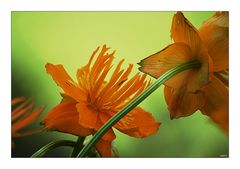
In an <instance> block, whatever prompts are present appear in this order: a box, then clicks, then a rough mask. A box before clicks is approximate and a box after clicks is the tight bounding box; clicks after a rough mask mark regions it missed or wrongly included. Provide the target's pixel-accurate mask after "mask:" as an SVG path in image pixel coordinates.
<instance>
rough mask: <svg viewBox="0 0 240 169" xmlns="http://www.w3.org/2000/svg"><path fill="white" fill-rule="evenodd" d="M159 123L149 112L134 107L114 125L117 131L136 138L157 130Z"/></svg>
mask: <svg viewBox="0 0 240 169" xmlns="http://www.w3.org/2000/svg"><path fill="white" fill-rule="evenodd" d="M159 125H160V123H158V122H156V121H155V120H154V118H153V116H152V115H151V113H149V112H147V111H145V110H143V109H142V108H140V107H136V108H135V109H133V110H132V111H131V112H129V113H128V114H127V115H126V116H124V117H123V118H122V119H121V120H120V121H119V122H118V123H116V124H115V125H114V127H115V128H117V129H118V130H119V131H121V132H123V133H125V134H127V135H129V136H132V137H136V138H143V137H147V136H149V135H152V134H154V133H156V132H157V130H158V128H159Z"/></svg>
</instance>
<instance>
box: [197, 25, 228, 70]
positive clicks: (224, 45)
mask: <svg viewBox="0 0 240 169" xmlns="http://www.w3.org/2000/svg"><path fill="white" fill-rule="evenodd" d="M199 32H200V35H201V38H202V40H203V42H204V44H205V45H206V46H207V48H208V53H209V55H210V56H211V58H212V60H213V68H214V72H217V71H221V70H224V69H227V68H228V63H229V61H228V60H229V59H228V58H229V54H228V53H229V49H228V46H229V37H228V27H219V26H217V25H208V26H205V25H203V26H202V27H201V28H200V30H199Z"/></svg>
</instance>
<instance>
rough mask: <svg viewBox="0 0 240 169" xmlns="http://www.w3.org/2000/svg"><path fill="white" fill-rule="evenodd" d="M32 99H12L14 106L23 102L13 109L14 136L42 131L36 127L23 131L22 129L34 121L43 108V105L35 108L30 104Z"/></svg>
mask: <svg viewBox="0 0 240 169" xmlns="http://www.w3.org/2000/svg"><path fill="white" fill-rule="evenodd" d="M31 100H32V99H25V98H24V97H19V98H14V99H12V105H13V106H14V107H15V106H16V105H17V104H19V103H21V104H20V105H18V106H16V107H15V108H14V109H13V110H12V138H18V137H23V136H27V135H31V134H34V133H37V132H40V131H41V130H39V129H36V130H29V131H22V132H21V130H22V129H24V128H25V127H27V126H28V125H30V124H31V123H33V122H34V121H35V120H36V119H37V118H38V117H39V116H40V114H41V112H42V110H43V107H40V108H38V109H35V110H33V104H29V103H30V102H31Z"/></svg>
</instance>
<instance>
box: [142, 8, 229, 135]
mask: <svg viewBox="0 0 240 169" xmlns="http://www.w3.org/2000/svg"><path fill="white" fill-rule="evenodd" d="M171 37H172V38H173V40H174V42H175V43H173V44H171V45H169V46H167V47H166V48H165V49H163V50H161V51H159V52H157V53H155V54H153V55H151V56H149V57H147V58H145V59H143V60H142V61H141V62H140V63H139V64H140V65H141V67H140V71H142V72H145V73H147V74H149V75H151V76H153V77H155V78H158V77H160V76H161V75H162V74H163V73H165V72H166V71H167V70H169V69H171V68H173V67H175V66H178V65H180V64H183V63H186V62H188V61H192V60H197V61H198V62H199V63H200V64H201V66H200V68H196V69H190V70H186V71H183V72H182V73H179V74H178V75H176V76H175V77H173V78H171V79H170V80H168V81H167V82H166V83H165V89H164V94H165V99H166V103H167V105H168V110H169V112H170V116H171V118H179V117H183V116H189V115H191V114H193V113H194V112H195V111H197V110H200V111H201V112H202V113H203V114H206V115H208V116H209V117H210V118H211V119H212V120H213V121H215V122H216V123H217V124H218V125H219V126H220V127H221V128H223V129H224V130H225V131H228V12H216V14H215V15H214V16H212V17H211V18H210V19H208V20H207V21H205V22H204V23H203V25H202V26H201V28H200V29H199V30H197V29H196V28H195V27H194V26H193V25H192V24H191V23H190V22H189V21H188V20H187V19H186V18H185V17H184V15H183V14H182V13H181V12H177V13H176V14H175V15H174V17H173V21H172V28H171Z"/></svg>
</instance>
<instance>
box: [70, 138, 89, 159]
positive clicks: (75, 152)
mask: <svg viewBox="0 0 240 169" xmlns="http://www.w3.org/2000/svg"><path fill="white" fill-rule="evenodd" d="M85 138H86V137H80V136H79V137H78V139H77V143H76V146H75V147H74V149H73V152H72V155H71V157H76V156H77V155H78V153H79V151H80V150H81V149H82V148H83V142H84V140H85Z"/></svg>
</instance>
